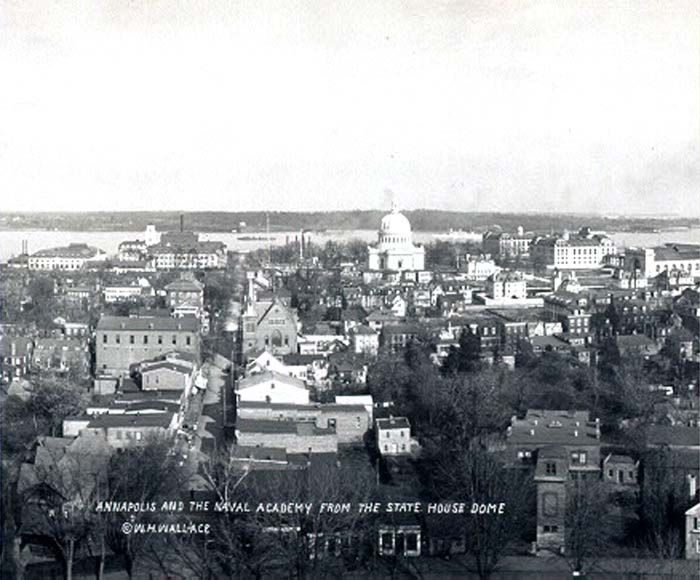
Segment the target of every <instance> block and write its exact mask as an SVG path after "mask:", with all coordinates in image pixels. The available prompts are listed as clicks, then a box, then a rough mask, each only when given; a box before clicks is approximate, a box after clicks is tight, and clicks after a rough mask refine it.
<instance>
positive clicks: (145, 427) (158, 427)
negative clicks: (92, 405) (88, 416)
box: [81, 413, 179, 449]
mask: <svg viewBox="0 0 700 580" xmlns="http://www.w3.org/2000/svg"><path fill="white" fill-rule="evenodd" d="M178 428H179V417H178V413H146V414H141V413H121V414H113V413H104V414H102V415H98V416H96V417H94V418H93V419H92V420H91V421H90V423H88V425H87V427H85V428H84V429H83V432H82V433H94V434H95V435H99V436H101V437H102V438H103V439H104V440H105V441H107V443H109V445H110V446H111V447H112V448H113V449H124V448H125V447H129V446H131V445H143V444H145V443H146V441H148V440H149V439H150V438H151V437H168V436H170V435H172V434H173V433H174V432H175V430H176V429H178ZM82 433H81V437H82Z"/></svg>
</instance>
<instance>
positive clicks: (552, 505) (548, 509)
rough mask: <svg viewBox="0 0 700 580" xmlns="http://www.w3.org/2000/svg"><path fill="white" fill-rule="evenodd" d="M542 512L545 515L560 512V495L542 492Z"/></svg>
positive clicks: (554, 514)
mask: <svg viewBox="0 0 700 580" xmlns="http://www.w3.org/2000/svg"><path fill="white" fill-rule="evenodd" d="M542 512H543V515H545V516H550V517H551V516H556V515H557V514H558V513H559V497H558V496H557V494H556V493H543V494H542Z"/></svg>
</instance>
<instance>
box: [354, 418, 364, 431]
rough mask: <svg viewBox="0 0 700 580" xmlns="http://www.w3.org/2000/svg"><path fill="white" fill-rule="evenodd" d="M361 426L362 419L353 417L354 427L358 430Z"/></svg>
mask: <svg viewBox="0 0 700 580" xmlns="http://www.w3.org/2000/svg"><path fill="white" fill-rule="evenodd" d="M361 426H362V419H361V418H360V417H355V427H356V428H357V429H359V428H360V427H361Z"/></svg>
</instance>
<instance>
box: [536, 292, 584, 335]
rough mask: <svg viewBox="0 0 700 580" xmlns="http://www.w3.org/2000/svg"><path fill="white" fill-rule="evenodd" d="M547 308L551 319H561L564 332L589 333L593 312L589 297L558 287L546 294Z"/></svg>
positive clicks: (545, 303) (545, 302) (545, 304)
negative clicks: (591, 311) (590, 310)
mask: <svg viewBox="0 0 700 580" xmlns="http://www.w3.org/2000/svg"><path fill="white" fill-rule="evenodd" d="M544 306H545V310H546V311H547V312H548V313H549V315H550V320H553V321H559V322H560V323H561V325H562V330H563V331H564V332H569V333H571V334H589V333H590V329H591V313H590V312H589V308H590V304H589V300H588V297H587V296H585V295H584V294H581V293H577V292H570V291H569V290H562V289H561V288H560V289H558V290H557V291H556V292H554V293H552V294H550V295H549V296H545V298H544Z"/></svg>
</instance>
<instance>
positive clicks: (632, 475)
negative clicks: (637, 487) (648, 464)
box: [628, 470, 635, 481]
mask: <svg viewBox="0 0 700 580" xmlns="http://www.w3.org/2000/svg"><path fill="white" fill-rule="evenodd" d="M628 479H629V480H630V481H634V479H635V478H634V470H632V471H630V472H629V473H628Z"/></svg>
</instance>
